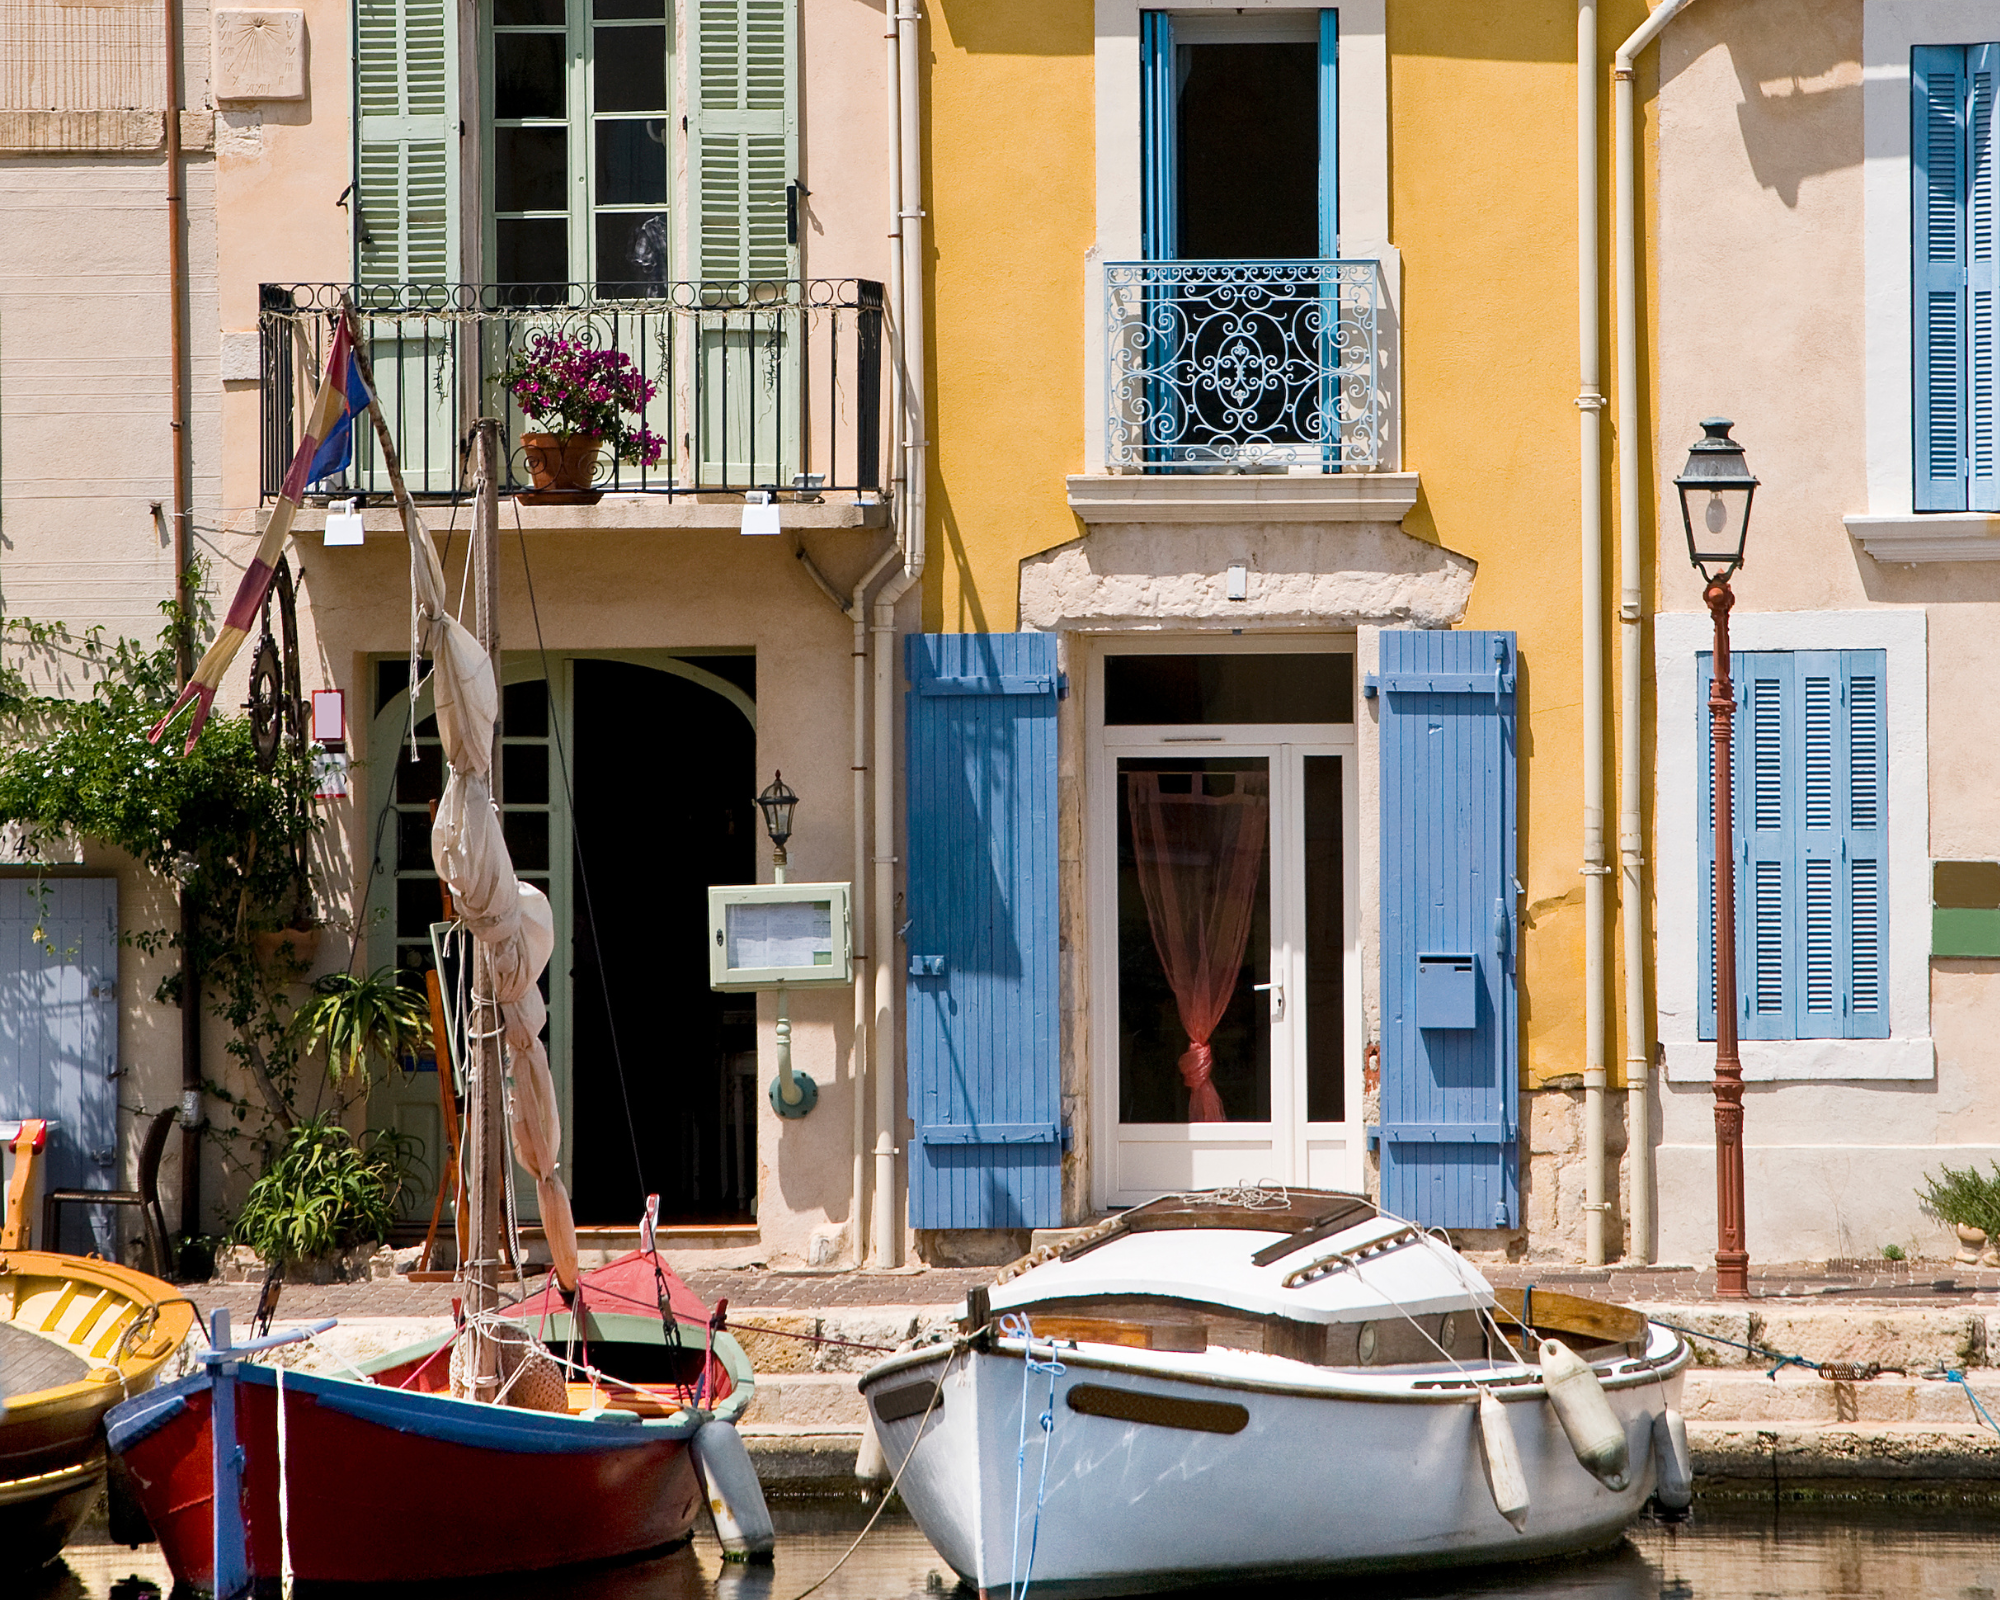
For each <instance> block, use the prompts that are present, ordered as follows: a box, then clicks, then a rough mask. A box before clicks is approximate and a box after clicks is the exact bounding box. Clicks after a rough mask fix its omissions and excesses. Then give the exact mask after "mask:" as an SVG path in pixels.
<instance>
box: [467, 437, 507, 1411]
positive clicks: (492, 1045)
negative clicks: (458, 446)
mask: <svg viewBox="0 0 2000 1600" xmlns="http://www.w3.org/2000/svg"><path fill="white" fill-rule="evenodd" d="M474 434H475V441H476V443H475V449H476V450H477V469H476V479H475V491H476V494H475V498H474V500H473V509H472V566H473V582H474V585H475V589H474V593H475V595H476V597H477V598H476V606H475V610H476V613H477V615H476V621H477V624H478V626H477V628H476V629H475V630H474V631H475V632H476V633H477V635H478V637H479V642H480V643H481V644H482V645H484V646H485V647H486V653H487V656H488V658H489V659H490V660H491V661H492V663H493V682H494V686H495V687H496V688H497V687H498V686H499V684H500V681H501V679H500V573H499V563H498V561H497V560H496V556H497V553H498V541H499V526H500V482H499V479H500V473H499V457H500V452H499V436H500V424H499V422H498V421H497V420H496V419H494V418H492V417H481V418H480V419H479V421H478V422H477V423H476V424H475V426H474ZM501 727H502V722H501V719H499V718H497V717H496V718H495V720H494V723H493V766H492V772H493V803H494V805H495V806H498V805H499V804H500V803H501V788H500V749H501V746H500V735H501ZM470 943H471V946H472V1025H471V1027H469V1028H468V1029H467V1030H466V1032H467V1034H468V1035H469V1038H468V1040H467V1044H468V1046H469V1048H468V1049H467V1051H466V1065H467V1075H466V1076H467V1083H466V1092H467V1098H468V1100H469V1102H470V1103H469V1104H468V1106H467V1108H466V1111H467V1115H466V1124H467V1131H468V1132H469V1133H470V1135H471V1139H470V1143H471V1146H472V1148H471V1151H470V1155H471V1160H470V1161H468V1162H467V1163H466V1167H467V1170H468V1172H469V1173H470V1175H471V1180H470V1181H471V1201H472V1205H471V1210H472V1218H471V1223H472V1226H471V1229H470V1238H469V1241H468V1243H467V1247H466V1263H465V1309H466V1314H467V1316H468V1318H470V1319H471V1321H472V1328H473V1333H472V1358H473V1359H472V1373H473V1385H472V1397H473V1398H474V1399H477V1400H492V1399H493V1398H494V1397H495V1396H496V1395H497V1393H498V1392H499V1388H500V1347H499V1345H498V1344H497V1343H496V1342H495V1341H494V1340H493V1339H492V1338H491V1337H490V1336H489V1335H488V1333H487V1331H486V1324H485V1322H484V1321H482V1320H481V1318H482V1314H484V1313H490V1312H492V1311H495V1310H497V1309H498V1307H499V1303H500V1250H501V1241H502V1240H503V1239H504V1238H505V1236H506V1227H507V1219H506V1215H505V1209H504V1208H505V1205H506V1193H507V1183H506V1168H505V1167H504V1166H503V1165H502V1164H501V1163H503V1162H505V1161H507V1160H509V1159H511V1156H510V1153H509V1151H508V1148H507V1131H506V1128H505V1126H504V1121H505V1108H504V1106H503V1104H502V1101H503V1096H502V1094H501V1091H500V1033H501V1028H502V1022H501V1018H500V1008H499V1006H498V1005H497V1004H495V1002H494V999H493V963H492V960H491V958H490V956H489V955H488V953H487V948H486V945H485V944H484V943H483V942H482V941H480V940H477V939H474V940H472V941H470Z"/></svg>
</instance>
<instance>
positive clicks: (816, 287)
mask: <svg viewBox="0 0 2000 1600" xmlns="http://www.w3.org/2000/svg"><path fill="white" fill-rule="evenodd" d="M343 296H346V297H351V299H352V300H353V302H354V306H355V311H356V315H357V317H358V319H359V323H360V336H361V338H362V339H363V340H364V341H366V344H367V348H368V353H369V359H370V360H371V361H372V363H373V364H374V369H375V383H376V387H377V389H378V390H380V391H381V401H382V409H383V413H384V417H385V419H386V421H387V422H388V425H389V431H390V434H391V436H392V437H393V438H394V439H395V441H396V451H397V454H398V456H399V457H400V458H401V463H402V469H403V476H404V481H405V482H406V483H407V485H408V487H409V489H410V492H411V493H412V494H413V495H415V496H417V497H419V498H428V499H442V498H449V497H451V496H453V495H456V494H458V493H460V492H461V491H462V490H463V488H464V487H465V484H466V481H467V478H468V475H469V470H470V468H469V462H468V459H467V452H466V450H465V448H464V446H465V443H466V440H467V438H468V436H469V433H470V429H471V426H472V423H473V421H474V419H475V418H477V417H478V416H480V415H481V414H482V413H485V414H490V415H494V416H498V417H500V418H501V419H502V426H503V429H504V437H505V440H506V453H507V463H506V473H505V477H504V479H503V487H505V488H508V489H517V488H525V487H527V486H528V473H527V468H526V465H525V463H524V462H523V459H522V453H521V449H520V437H521V433H522V431H523V421H522V417H521V413H520V411H519V409H518V408H517V407H516V406H515V405H514V403H513V401H512V399H511V398H510V397H509V396H508V395H507V394H506V393H505V391H504V390H502V389H501V388H500V386H499V385H498V384H497V383H496V382H495V381H494V375H495V374H497V373H499V372H500V371H501V370H502V369H503V368H504V367H505V366H506V365H507V363H508V361H509V360H510V359H511V358H512V357H513V356H514V354H515V353H516V352H517V351H519V350H520V349H521V348H522V347H523V346H525V345H526V344H527V342H528V341H529V340H530V339H531V338H532V337H533V336H534V335H536V334H538V333H559V334H562V335H564V336H566V337H568V338H570V339H574V340H578V341H580V342H582V343H585V344H588V345H591V346H593V347H596V348H602V349H612V350H618V351H622V352H623V353H624V354H625V355H627V356H629V357H630V358H631V360H632V362H633V364H634V365H635V366H636V367H637V368H638V369H639V372H640V373H641V375H642V376H644V377H645V378H646V379H647V380H648V381H649V382H651V383H653V384H655V385H656V386H657V393H656V395H655V397H654V399H653V401H652V402H651V404H649V405H648V406H647V407H646V409H645V412H644V413H643V415H642V416H641V417H640V418H638V419H637V420H638V421H640V422H643V423H644V425H645V426H646V427H647V428H649V429H651V430H652V432H654V433H655V434H657V435H659V436H660V437H661V438H662V439H664V440H666V441H667V448H666V450H665V451H664V453H663V454H662V456H661V459H660V461H659V464H658V465H656V466H651V467H645V466H633V465H630V464H627V463H623V462H618V461H614V460H612V459H610V452H608V451H607V452H606V453H605V459H604V460H603V461H602V462H601V463H600V466H599V475H598V480H597V482H596V484H595V487H597V488H599V489H602V490H605V491H606V492H609V493H624V494H630V493H638V494H658V495H668V496H672V495H695V494H703V495H716V494H722V495H729V494H744V493H747V492H750V491H753V490H775V491H779V492H782V493H786V494H793V493H798V494H804V495H811V496H824V495H838V496H850V495H851V496H853V497H854V498H856V499H872V498H875V497H876V496H878V495H879V494H880V493H881V491H882V486H883V484H884V483H885V482H886V481H887V479H886V473H885V466H884V461H883V454H884V446H885V438H884V432H883V427H882V417H883V389H884V381H883V380H884V367H883V348H882V334H883V328H882V286H881V284H879V283H876V282H873V281H871V280H868V279H856V278H845V279H839V278H808V279H789V280H774V281H769V282H742V283H666V284H661V285H658V286H657V289H656V290H655V291H654V292H653V293H650V294H648V295H646V296H645V297H643V298H634V299H607V298H602V297H600V296H599V295H597V294H596V292H595V291H594V290H593V289H592V288H590V287H589V286H588V285H582V284H506V285H496V284H409V285H403V286H399V287H393V288H384V287H379V286H378V287H365V288H353V287H350V286H347V285H343V284H324V283H309V284H269V283H267V284H265V285H264V286H263V289H262V295H261V301H260V304H261V308H262V309H261V312H260V316H259V327H260V333H261V339H262V377H263V470H262V480H261V482H262V491H263V496H264V498H265V499H267V500H269V499H272V498H275V497H276V495H277V493H278V490H279V488H280V487H281V485H282V484H283V482H284V475H285V468H286V465H287V464H288V463H289V461H290V459H291V454H292V451H293V449H294V447H295V446H296V445H297V442H298V431H299V423H300V420H301V418H302V417H303V415H304V413H305V411H306V409H307V408H308V407H309V406H310V405H311V404H312V390H313V386H314V385H315V384H316V383H317V382H318V381H319V375H320V373H321V371H322V370H323V368H324V365H325V360H326V345H327V341H328V339H329V338H330V337H331V334H332V329H333V326H334V321H333V313H334V312H336V311H337V310H338V309H339V308H340V305H341V301H342V298H343ZM388 493H389V482H388V474H387V472H386V471H385V470H384V468H383V466H382V461H381V455H380V452H379V451H378V450H377V448H376V445H375V441H374V438H373V436H372V434H371V433H369V432H368V430H365V429H363V430H358V431H357V434H356V447H355V454H354V463H353V465H352V466H351V467H350V468H349V469H348V471H347V472H346V473H345V474H343V475H341V477H340V478H338V479H334V480H328V481H325V482H322V483H320V484H318V485H316V486H315V488H314V490H313V494H314V496H315V497H317V496H326V497H328V498H336V497H338V498H345V497H347V496H365V497H369V498H374V497H380V496H386V495H387V494H388Z"/></svg>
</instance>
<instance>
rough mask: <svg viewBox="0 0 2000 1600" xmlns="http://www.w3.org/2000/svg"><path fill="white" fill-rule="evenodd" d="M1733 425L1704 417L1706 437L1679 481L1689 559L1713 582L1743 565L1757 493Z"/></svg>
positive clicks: (1690, 453) (1696, 445) (1724, 419)
mask: <svg viewBox="0 0 2000 1600" xmlns="http://www.w3.org/2000/svg"><path fill="white" fill-rule="evenodd" d="M1734 426H1735V424H1734V423H1732V422H1731V421H1730V420H1729V419H1728V418H1727V417H1704V418H1703V419H1702V423H1701V429H1702V437H1701V438H1699V439H1697V440H1696V441H1695V442H1694V445H1693V447H1692V448H1691V449H1690V450H1689V451H1688V458H1687V465H1686V466H1685V467H1683V468H1682V469H1681V474H1680V476H1679V477H1677V478H1676V479H1674V487H1675V488H1676V489H1677V490H1679V491H1680V497H1681V525H1682V526H1683V527H1684V528H1686V530H1687V542H1688V560H1689V561H1691V562H1693V563H1694V565H1695V567H1696V568H1697V569H1698V570H1699V571H1700V573H1701V575H1702V576H1703V577H1704V578H1706V579H1707V580H1708V581H1709V582H1710V583H1721V582H1723V581H1725V580H1727V579H1728V577H1729V575H1730V574H1731V573H1733V572H1735V571H1736V569H1737V568H1738V567H1740V566H1742V565H1743V542H1744V539H1745V538H1746V537H1747V536H1748V534H1749V532H1750V501H1751V498H1752V496H1754V495H1755V494H1756V492H1757V479H1756V478H1755V477H1754V476H1752V474H1751V472H1750V466H1749V463H1748V462H1747V461H1745V460H1744V457H1743V446H1742V445H1740V444H1738V443H1737V442H1736V441H1735V440H1734V439H1732V438H1730V437H1729V430H1730V429H1731V428H1732V427H1734Z"/></svg>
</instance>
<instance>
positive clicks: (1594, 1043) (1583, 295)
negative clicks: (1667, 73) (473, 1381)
mask: <svg viewBox="0 0 2000 1600" xmlns="http://www.w3.org/2000/svg"><path fill="white" fill-rule="evenodd" d="M1597 183H1598V170H1597V0H1577V4H1576V271H1577V296H1576V309H1577V322H1576V344H1577V368H1578V374H1579V377H1578V386H1577V396H1576V411H1577V422H1578V427H1579V430H1580V432H1581V435H1582V438H1581V445H1580V448H1581V452H1582V463H1581V466H1582V472H1581V483H1580V493H1579V496H1578V500H1579V530H1578V531H1579V533H1580V535H1581V538H1580V550H1581V555H1582V578H1581V584H1580V590H1581V598H1582V602H1583V1008H1584V1025H1583V1034H1584V1039H1583V1152H1584V1154H1583V1167H1584V1178H1583V1182H1584V1200H1583V1230H1584V1233H1583V1236H1584V1252H1585V1256H1586V1259H1587V1260H1588V1261H1589V1262H1590V1264H1591V1265H1592V1266H1602V1265H1603V1263H1604V1213H1605V1209H1606V1208H1605V1203H1604V1087H1605V1076H1604V1022H1605V1017H1604V932H1605V929H1604V878H1605V874H1606V872H1607V871H1608V869H1607V868H1606V866H1605V863H1604V712H1605V706H1604V393H1603V389H1602V388H1601V386H1600V385H1601V377H1600V372H1599V368H1600V365H1601V359H1602V354H1603V352H1602V348H1601V341H1600V339H1599V337H1598V327H1597V319H1598V292H1597V279H1598V272H1599V268H1600V263H1599V261H1598V253H1597Z"/></svg>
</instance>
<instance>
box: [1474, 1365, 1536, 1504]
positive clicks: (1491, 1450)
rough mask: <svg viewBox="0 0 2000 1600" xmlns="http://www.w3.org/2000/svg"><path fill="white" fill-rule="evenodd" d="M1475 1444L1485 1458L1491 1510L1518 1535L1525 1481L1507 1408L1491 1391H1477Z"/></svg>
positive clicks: (1524, 1498) (1526, 1494)
mask: <svg viewBox="0 0 2000 1600" xmlns="http://www.w3.org/2000/svg"><path fill="white" fill-rule="evenodd" d="M1479 1444H1480V1451H1481V1453H1482V1454H1483V1455H1484V1456H1485V1458H1486V1487H1487V1488H1488V1489H1490V1490H1492V1491H1493V1508H1494V1510H1496V1511H1498V1512H1499V1513H1500V1515H1501V1516H1503V1517H1505V1518H1506V1519H1507V1521H1508V1522H1509V1523H1511V1524H1512V1525H1513V1529H1514V1531H1515V1532H1516V1533H1519V1532H1520V1531H1521V1530H1522V1529H1523V1528H1525V1527H1526V1526H1527V1525H1528V1477H1527V1474H1526V1473H1524V1472H1523V1471H1522V1470H1521V1449H1520V1446H1519V1445H1517V1444H1515V1442H1514V1425H1513V1424H1512V1423H1511V1422H1509V1421H1508V1420H1507V1408H1506V1407H1505V1406H1503V1405H1502V1404H1501V1403H1500V1401H1499V1399H1498V1397H1497V1396H1495V1395H1494V1393H1493V1391H1492V1390H1491V1389H1481V1390H1480V1391H1479Z"/></svg>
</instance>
